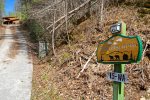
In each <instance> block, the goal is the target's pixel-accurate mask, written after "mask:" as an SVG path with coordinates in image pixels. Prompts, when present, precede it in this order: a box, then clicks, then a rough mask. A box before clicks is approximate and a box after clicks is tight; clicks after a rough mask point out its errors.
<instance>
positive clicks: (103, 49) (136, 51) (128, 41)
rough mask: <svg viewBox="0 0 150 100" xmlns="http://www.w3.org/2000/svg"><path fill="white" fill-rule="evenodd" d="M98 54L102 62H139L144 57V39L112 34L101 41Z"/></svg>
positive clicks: (98, 58) (98, 59)
mask: <svg viewBox="0 0 150 100" xmlns="http://www.w3.org/2000/svg"><path fill="white" fill-rule="evenodd" d="M96 54H97V61H98V62H100V63H106V64H115V63H116V64H117V63H118V64H119V63H121V64H129V63H137V62H138V61H140V60H141V57H142V41H141V39H140V37H139V36H123V35H121V34H120V35H116V36H112V37H110V38H109V39H108V40H106V41H104V42H101V43H99V45H98V48H97V52H96Z"/></svg>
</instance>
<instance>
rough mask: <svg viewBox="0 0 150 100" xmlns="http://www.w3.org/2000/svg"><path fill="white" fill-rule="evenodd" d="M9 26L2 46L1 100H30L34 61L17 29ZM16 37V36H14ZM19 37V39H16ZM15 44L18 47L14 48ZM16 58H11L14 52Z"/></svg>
mask: <svg viewBox="0 0 150 100" xmlns="http://www.w3.org/2000/svg"><path fill="white" fill-rule="evenodd" d="M10 27H12V26H7V27H6V29H5V34H4V35H3V36H1V37H2V38H1V39H3V41H2V43H1V45H0V100H30V95H31V87H32V84H31V83H32V69H33V65H32V60H31V59H29V56H28V49H27V45H26V40H25V38H24V37H23V35H22V33H21V32H20V31H19V30H18V29H17V28H16V31H15V33H13V32H12V30H11V28H10ZM14 35H16V36H14ZM16 37H17V38H16ZM14 43H16V44H17V46H14ZM11 49H13V50H15V49H17V50H16V54H15V55H14V57H10V56H9V54H12V50H11Z"/></svg>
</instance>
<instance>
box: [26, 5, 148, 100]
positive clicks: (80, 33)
mask: <svg viewBox="0 0 150 100" xmlns="http://www.w3.org/2000/svg"><path fill="white" fill-rule="evenodd" d="M138 9H139V8H137V7H134V6H126V5H122V6H120V7H110V8H107V9H105V12H106V13H105V14H104V22H103V25H104V27H103V29H102V30H103V32H101V33H100V32H98V31H96V30H95V28H96V27H97V26H96V17H95V16H94V15H93V16H91V18H90V19H87V20H86V21H84V22H82V23H81V24H80V25H78V26H76V27H74V29H73V30H72V31H71V33H70V34H71V38H72V40H71V42H70V45H66V44H61V45H60V46H58V47H56V55H57V57H55V56H48V57H46V58H44V59H39V58H37V54H36V53H34V54H32V55H33V63H34V68H33V87H32V100H112V92H113V89H112V82H111V81H108V80H107V79H106V73H107V72H112V71H113V65H106V64H105V65H104V64H97V62H96V56H94V57H93V58H92V59H91V60H90V62H89V63H88V65H87V68H86V69H85V70H84V72H83V73H81V75H80V77H79V78H77V76H78V74H79V72H80V71H81V69H82V68H83V66H84V64H85V63H86V62H87V60H88V59H89V57H90V56H91V55H92V53H93V52H94V50H95V49H96V48H97V44H98V43H99V42H101V41H104V40H106V39H108V38H109V37H111V36H112V35H111V33H110V32H109V28H110V26H111V25H112V24H113V23H115V22H117V21H118V20H120V19H121V20H123V21H124V22H125V23H126V24H127V34H128V35H139V36H141V39H142V41H143V49H145V46H146V43H147V45H148V46H147V48H146V49H145V50H146V52H144V53H143V60H142V61H140V63H138V64H127V65H126V67H125V69H126V71H125V72H126V74H127V75H128V78H129V79H128V80H129V82H128V83H126V84H125V100H140V99H142V98H143V100H150V74H149V73H150V55H149V50H150V44H149V43H148V42H147V41H148V40H149V37H148V34H150V24H149V23H150V14H140V13H138ZM29 44H30V45H31V47H33V48H36V47H34V44H32V43H29Z"/></svg>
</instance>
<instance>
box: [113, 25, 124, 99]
mask: <svg viewBox="0 0 150 100" xmlns="http://www.w3.org/2000/svg"><path fill="white" fill-rule="evenodd" d="M121 23H122V24H121V25H122V26H121V34H122V35H125V36H126V24H125V23H124V22H121ZM114 72H118V73H124V72H125V64H114ZM113 100H124V83H123V82H114V83H113Z"/></svg>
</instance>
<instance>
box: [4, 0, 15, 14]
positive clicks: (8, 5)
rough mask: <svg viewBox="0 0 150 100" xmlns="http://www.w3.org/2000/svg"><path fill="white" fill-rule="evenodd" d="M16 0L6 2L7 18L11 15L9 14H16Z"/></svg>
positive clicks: (6, 0)
mask: <svg viewBox="0 0 150 100" xmlns="http://www.w3.org/2000/svg"><path fill="white" fill-rule="evenodd" d="M14 6H15V0H5V9H4V10H5V14H6V16H7V15H9V13H11V12H14V10H15V7H14Z"/></svg>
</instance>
